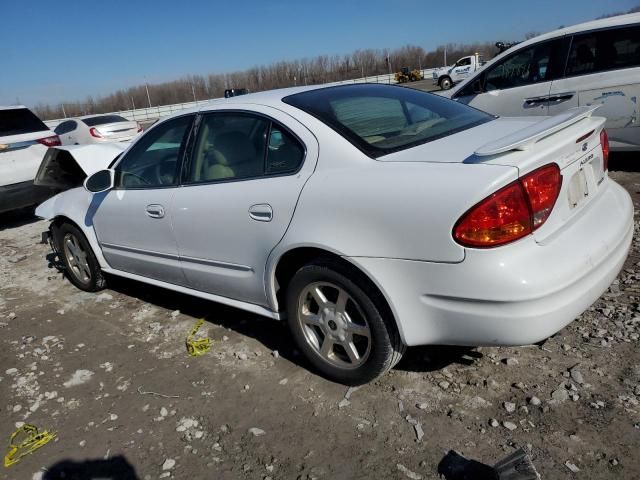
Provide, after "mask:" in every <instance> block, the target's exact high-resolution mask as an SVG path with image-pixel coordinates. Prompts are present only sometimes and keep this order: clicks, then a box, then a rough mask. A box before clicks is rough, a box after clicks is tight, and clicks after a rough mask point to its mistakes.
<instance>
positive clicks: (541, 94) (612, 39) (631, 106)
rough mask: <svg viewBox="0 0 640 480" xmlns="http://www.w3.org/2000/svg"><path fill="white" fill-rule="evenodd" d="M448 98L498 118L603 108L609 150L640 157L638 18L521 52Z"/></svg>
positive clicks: (593, 25) (577, 31)
mask: <svg viewBox="0 0 640 480" xmlns="http://www.w3.org/2000/svg"><path fill="white" fill-rule="evenodd" d="M443 94H444V95H445V96H447V97H450V98H453V99H454V100H457V101H459V102H462V103H466V104H468V105H471V106H472V107H476V108H478V109H480V110H484V111H486V112H489V113H492V114H495V115H501V116H522V115H545V116H546V115H555V114H557V113H559V112H561V111H563V110H566V109H568V108H571V107H576V106H579V105H598V104H601V105H602V107H600V108H599V109H598V111H597V115H598V116H603V117H606V118H607V123H606V128H607V133H608V134H609V141H610V145H611V149H612V150H640V108H639V106H638V103H639V101H640V13H633V14H630V15H620V16H617V17H611V18H606V19H602V20H596V21H593V22H588V23H583V24H580V25H575V26H573V27H568V28H563V29H561V30H556V31H554V32H551V33H546V34H544V35H540V36H538V37H535V38H532V39H530V40H527V41H526V42H522V43H520V44H517V45H516V46H514V47H512V48H510V49H509V50H507V51H505V52H503V53H502V54H500V55H498V56H497V57H496V58H494V59H493V60H491V61H490V62H488V63H487V64H486V65H485V66H484V67H483V68H482V69H481V70H479V71H478V72H477V73H476V74H475V75H472V76H470V77H469V78H468V79H466V80H465V81H463V82H461V83H460V84H459V85H458V86H456V87H455V88H454V89H452V90H449V91H448V92H445V93H443Z"/></svg>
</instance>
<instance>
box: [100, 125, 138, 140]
mask: <svg viewBox="0 0 640 480" xmlns="http://www.w3.org/2000/svg"><path fill="white" fill-rule="evenodd" d="M94 128H95V129H96V130H97V131H98V133H100V135H102V136H103V137H104V138H108V139H110V140H116V139H124V138H127V139H129V138H131V137H133V136H135V135H136V134H137V133H138V128H139V127H138V123H137V122H134V121H129V122H116V123H106V124H104V125H97V126H95V127H94Z"/></svg>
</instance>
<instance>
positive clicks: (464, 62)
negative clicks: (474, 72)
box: [456, 57, 471, 67]
mask: <svg viewBox="0 0 640 480" xmlns="http://www.w3.org/2000/svg"><path fill="white" fill-rule="evenodd" d="M467 65H471V58H470V57H467V58H461V59H460V60H458V61H457V62H456V67H465V66H467Z"/></svg>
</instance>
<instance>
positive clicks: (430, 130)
mask: <svg viewBox="0 0 640 480" xmlns="http://www.w3.org/2000/svg"><path fill="white" fill-rule="evenodd" d="M283 101H284V102H285V103H288V104H289V105H292V106H294V107H297V108H299V109H301V110H304V111H305V112H307V113H309V114H311V115H313V116H314V117H316V118H318V119H319V120H321V121H322V122H324V123H326V124H327V125H328V126H330V127H331V128H333V129H334V130H335V131H336V132H338V133H339V134H341V135H342V136H343V137H345V138H346V139H347V140H349V141H350V142H351V143H352V144H354V145H355V146H356V147H358V148H359V149H360V150H362V151H363V152H364V153H365V154H367V155H369V156H370V157H373V158H377V157H380V156H382V155H386V154H389V153H393V152H396V151H399V150H404V149H406V148H410V147H413V146H415V145H420V144H422V143H426V142H429V141H432V140H436V139H438V138H442V137H446V136H448V135H451V134H453V133H456V132H460V131H462V130H466V129H468V128H471V127H474V126H476V125H480V124H481V123H485V122H488V121H490V120H492V119H493V117H492V116H490V115H488V114H486V113H484V112H480V111H479V110H475V109H473V108H471V107H468V106H466V105H462V104H459V103H457V102H454V101H452V100H449V99H446V98H443V97H440V96H438V95H433V94H430V93H426V92H422V91H419V90H414V89H412V88H405V87H396V86H390V85H373V84H361V85H348V86H347V85H345V86H337V87H328V88H321V89H317V90H311V91H307V92H302V93H297V94H294V95H290V96H288V97H286V98H284V99H283Z"/></svg>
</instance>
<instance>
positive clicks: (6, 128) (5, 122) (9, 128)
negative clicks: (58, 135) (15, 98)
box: [0, 108, 49, 137]
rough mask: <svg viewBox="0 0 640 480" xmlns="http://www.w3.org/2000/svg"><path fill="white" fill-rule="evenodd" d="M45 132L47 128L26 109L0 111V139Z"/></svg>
mask: <svg viewBox="0 0 640 480" xmlns="http://www.w3.org/2000/svg"><path fill="white" fill-rule="evenodd" d="M46 130H49V128H48V127H47V126H46V125H45V124H44V123H42V120H40V119H39V118H38V117H36V116H35V115H34V114H33V113H32V112H31V110H29V109H28V108H11V109H9V110H0V137H8V136H10V135H21V134H23V133H33V132H43V131H46Z"/></svg>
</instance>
